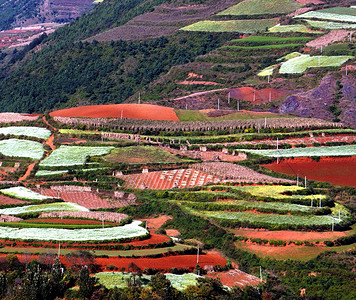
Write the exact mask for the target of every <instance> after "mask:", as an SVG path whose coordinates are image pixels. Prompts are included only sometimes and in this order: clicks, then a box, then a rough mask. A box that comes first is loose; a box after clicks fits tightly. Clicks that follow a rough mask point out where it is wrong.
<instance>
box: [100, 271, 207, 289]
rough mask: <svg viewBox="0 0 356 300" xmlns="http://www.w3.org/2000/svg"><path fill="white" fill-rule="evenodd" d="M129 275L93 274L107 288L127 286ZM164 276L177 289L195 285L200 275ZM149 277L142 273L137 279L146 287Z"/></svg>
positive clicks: (113, 273) (112, 273)
mask: <svg viewBox="0 0 356 300" xmlns="http://www.w3.org/2000/svg"><path fill="white" fill-rule="evenodd" d="M131 276H132V275H131V274H130V273H121V272H102V273H97V274H95V277H96V278H98V279H99V283H100V284H102V285H104V286H105V287H106V288H108V289H113V288H115V287H117V288H120V289H124V288H127V286H128V281H129V280H130V277H131ZM165 276H166V278H167V279H168V280H169V281H170V282H171V284H172V286H173V287H174V288H176V289H177V290H179V291H183V290H185V289H186V288H187V287H188V286H190V285H196V284H197V278H200V277H201V276H198V275H196V274H193V273H187V274H183V275H176V274H171V273H166V274H165ZM150 279H151V276H150V275H142V276H141V277H140V278H138V279H137V280H139V281H140V286H142V287H147V286H148V283H149V281H150Z"/></svg>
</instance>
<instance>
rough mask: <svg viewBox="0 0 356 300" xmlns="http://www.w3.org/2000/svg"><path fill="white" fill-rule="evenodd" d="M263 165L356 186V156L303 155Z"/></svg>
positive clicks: (282, 171) (301, 175) (284, 172)
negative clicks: (313, 156) (310, 156)
mask: <svg viewBox="0 0 356 300" xmlns="http://www.w3.org/2000/svg"><path fill="white" fill-rule="evenodd" d="M262 166H263V167H266V168H268V169H270V170H273V171H275V172H280V173H283V174H288V175H292V176H296V175H297V174H299V176H300V177H304V176H307V178H308V179H311V180H317V181H324V182H329V183H332V184H336V185H342V186H352V187H356V172H355V170H356V156H352V157H325V158H324V157H321V158H320V160H319V161H315V160H312V159H311V158H306V157H301V158H294V159H283V160H282V161H280V162H279V163H278V164H277V162H275V163H272V164H268V165H262Z"/></svg>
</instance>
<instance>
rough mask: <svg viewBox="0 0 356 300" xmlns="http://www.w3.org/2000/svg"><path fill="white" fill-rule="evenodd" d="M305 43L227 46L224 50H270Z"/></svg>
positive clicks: (298, 45)
mask: <svg viewBox="0 0 356 300" xmlns="http://www.w3.org/2000/svg"><path fill="white" fill-rule="evenodd" d="M302 46H304V44H281V45H261V46H225V47H221V48H220V49H222V50H231V49H232V50H270V49H284V48H285V49H287V48H295V47H302Z"/></svg>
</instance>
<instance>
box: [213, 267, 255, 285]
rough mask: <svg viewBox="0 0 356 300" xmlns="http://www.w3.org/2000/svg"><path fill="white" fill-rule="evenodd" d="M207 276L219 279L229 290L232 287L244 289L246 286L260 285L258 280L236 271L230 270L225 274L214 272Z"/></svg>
mask: <svg viewBox="0 0 356 300" xmlns="http://www.w3.org/2000/svg"><path fill="white" fill-rule="evenodd" d="M207 276H208V277H211V278H215V279H220V281H221V283H222V284H223V285H226V286H228V287H230V288H231V287H233V286H239V287H245V286H246V285H259V284H260V283H261V281H260V279H259V278H257V277H255V276H253V275H250V274H247V273H245V272H242V271H240V270H238V269H232V270H229V271H227V272H214V273H212V274H208V275H207Z"/></svg>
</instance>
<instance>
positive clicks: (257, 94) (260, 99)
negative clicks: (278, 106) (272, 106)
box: [230, 87, 288, 103]
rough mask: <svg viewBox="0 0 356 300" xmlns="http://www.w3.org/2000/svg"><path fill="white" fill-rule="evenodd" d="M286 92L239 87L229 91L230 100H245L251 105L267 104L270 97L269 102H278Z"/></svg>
mask: <svg viewBox="0 0 356 300" xmlns="http://www.w3.org/2000/svg"><path fill="white" fill-rule="evenodd" d="M287 94H288V91H285V90H277V89H262V90H255V89H254V88H252V87H241V88H236V89H231V90H230V95H231V98H233V99H242V100H247V101H250V102H252V103H265V102H269V99H270V96H271V101H275V100H279V99H281V98H282V97H283V96H286V95H287Z"/></svg>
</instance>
